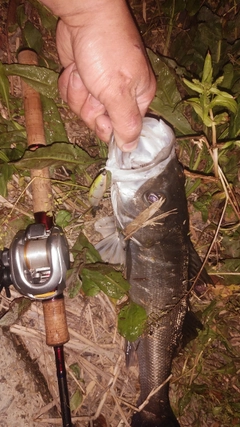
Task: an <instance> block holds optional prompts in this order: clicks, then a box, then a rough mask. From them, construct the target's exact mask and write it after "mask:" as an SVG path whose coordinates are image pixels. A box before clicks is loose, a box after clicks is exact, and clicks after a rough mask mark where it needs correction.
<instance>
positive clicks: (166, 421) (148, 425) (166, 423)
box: [131, 407, 181, 427]
mask: <svg viewBox="0 0 240 427" xmlns="http://www.w3.org/2000/svg"><path fill="white" fill-rule="evenodd" d="M131 427H181V426H180V424H179V422H178V420H177V418H176V417H175V415H174V414H173V412H172V410H171V408H170V407H169V411H168V415H167V416H166V417H165V418H161V419H159V418H157V417H156V416H155V415H154V414H152V413H151V412H147V411H144V410H143V411H141V412H136V413H135V414H134V415H133V417H132V422H131Z"/></svg>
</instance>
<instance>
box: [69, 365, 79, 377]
mask: <svg viewBox="0 0 240 427" xmlns="http://www.w3.org/2000/svg"><path fill="white" fill-rule="evenodd" d="M69 368H70V369H71V371H72V372H73V373H74V376H75V377H76V378H77V380H80V378H81V369H80V368H79V365H78V363H72V365H70V366H69Z"/></svg>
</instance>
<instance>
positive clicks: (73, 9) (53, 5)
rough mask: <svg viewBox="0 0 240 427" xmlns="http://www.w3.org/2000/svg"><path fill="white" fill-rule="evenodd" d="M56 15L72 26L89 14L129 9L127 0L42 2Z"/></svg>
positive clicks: (52, 0)
mask: <svg viewBox="0 0 240 427" xmlns="http://www.w3.org/2000/svg"><path fill="white" fill-rule="evenodd" d="M40 1H41V3H43V4H44V5H45V6H47V7H48V8H49V9H50V10H51V11H52V12H53V13H54V15H56V16H58V17H59V18H61V19H62V20H63V21H64V22H65V23H66V24H68V25H71V26H75V25H76V26H77V25H79V18H80V17H82V19H83V20H84V16H85V15H86V14H87V15H89V16H91V14H98V13H99V12H104V11H106V12H107V11H109V9H111V10H114V9H115V8H116V9H118V10H119V8H120V9H122V10H126V9H128V7H127V5H126V1H125V0H70V1H66V0H40Z"/></svg>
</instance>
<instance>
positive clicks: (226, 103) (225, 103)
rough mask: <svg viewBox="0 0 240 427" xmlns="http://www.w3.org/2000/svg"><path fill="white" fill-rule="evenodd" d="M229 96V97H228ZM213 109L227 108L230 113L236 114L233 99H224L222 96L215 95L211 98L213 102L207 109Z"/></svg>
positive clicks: (235, 104)
mask: <svg viewBox="0 0 240 427" xmlns="http://www.w3.org/2000/svg"><path fill="white" fill-rule="evenodd" d="M230 96H231V95H230ZM214 107H222V108H227V109H228V110H229V111H231V112H232V113H234V114H236V112H237V103H236V101H235V100H234V99H233V97H226V96H224V95H222V93H221V94H220V95H217V96H215V97H214V98H213V100H212V101H211V102H210V104H209V108H211V109H213V108H214Z"/></svg>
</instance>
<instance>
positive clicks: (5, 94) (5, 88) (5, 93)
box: [0, 62, 10, 111]
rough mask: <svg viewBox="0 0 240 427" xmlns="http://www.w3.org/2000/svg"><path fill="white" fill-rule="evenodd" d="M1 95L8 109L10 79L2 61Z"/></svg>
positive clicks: (0, 71)
mask: <svg viewBox="0 0 240 427" xmlns="http://www.w3.org/2000/svg"><path fill="white" fill-rule="evenodd" d="M0 96H1V98H2V100H3V102H4V103H5V105H6V106H7V109H8V111H9V110H10V107H9V81H8V78H7V76H6V73H5V68H4V66H3V64H2V63H1V62H0Z"/></svg>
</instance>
